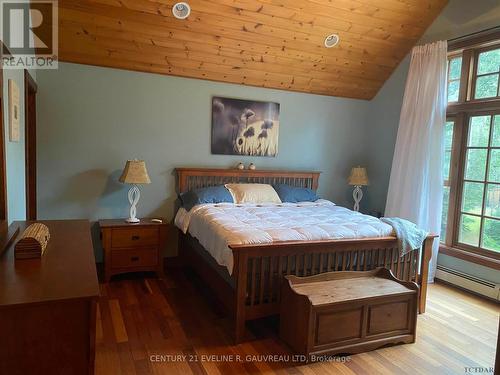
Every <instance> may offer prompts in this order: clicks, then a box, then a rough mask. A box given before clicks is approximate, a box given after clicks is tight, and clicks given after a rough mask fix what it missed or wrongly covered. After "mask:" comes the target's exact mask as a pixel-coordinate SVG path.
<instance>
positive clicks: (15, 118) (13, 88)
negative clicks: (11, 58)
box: [9, 79, 21, 142]
mask: <svg viewBox="0 0 500 375" xmlns="http://www.w3.org/2000/svg"><path fill="white" fill-rule="evenodd" d="M19 116H20V110H19V86H17V83H16V81H14V80H12V79H9V141H10V142H19V140H20V138H21V134H20V129H19Z"/></svg>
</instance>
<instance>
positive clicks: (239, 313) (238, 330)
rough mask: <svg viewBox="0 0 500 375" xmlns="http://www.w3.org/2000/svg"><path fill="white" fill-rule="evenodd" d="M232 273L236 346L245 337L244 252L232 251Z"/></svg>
mask: <svg viewBox="0 0 500 375" xmlns="http://www.w3.org/2000/svg"><path fill="white" fill-rule="evenodd" d="M233 258H234V268H233V269H234V271H235V276H236V300H235V301H234V302H235V308H234V324H235V330H234V341H235V343H236V344H238V343H240V342H242V341H243V337H244V336H245V323H246V317H245V306H246V291H247V275H248V255H247V252H246V251H245V250H238V251H233Z"/></svg>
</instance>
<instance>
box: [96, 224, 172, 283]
mask: <svg viewBox="0 0 500 375" xmlns="http://www.w3.org/2000/svg"><path fill="white" fill-rule="evenodd" d="M162 220H163V222H162V223H156V222H153V221H151V219H141V222H139V223H135V224H129V223H126V222H125V220H122V219H117V220H100V221H99V227H100V230H101V241H102V247H103V250H104V280H105V282H109V280H110V278H111V276H113V275H118V274H120V273H126V272H143V271H154V272H156V273H157V275H158V277H160V278H161V277H163V257H162V253H163V251H164V249H165V247H166V243H167V233H168V224H167V222H166V220H165V219H162Z"/></svg>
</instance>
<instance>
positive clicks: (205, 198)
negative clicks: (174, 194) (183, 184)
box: [180, 185, 233, 211]
mask: <svg viewBox="0 0 500 375" xmlns="http://www.w3.org/2000/svg"><path fill="white" fill-rule="evenodd" d="M180 200H181V202H182V207H184V208H185V209H186V210H187V211H190V210H191V208H193V207H194V206H196V205H197V204H203V203H222V202H229V203H233V197H232V196H231V193H229V190H227V189H226V188H225V187H224V185H218V186H210V187H206V188H201V189H195V190H190V191H188V192H186V193H183V194H181V196H180Z"/></svg>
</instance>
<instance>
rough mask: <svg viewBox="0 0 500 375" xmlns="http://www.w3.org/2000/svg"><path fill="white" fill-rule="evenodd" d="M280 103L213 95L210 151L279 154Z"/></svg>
mask: <svg viewBox="0 0 500 375" xmlns="http://www.w3.org/2000/svg"><path fill="white" fill-rule="evenodd" d="M279 115H280V105H279V103H273V102H261V101H255V100H242V99H230V98H221V97H217V96H216V97H213V98H212V154H223V155H249V156H272V157H275V156H276V155H277V154H278V136H279V127H280V122H279Z"/></svg>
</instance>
